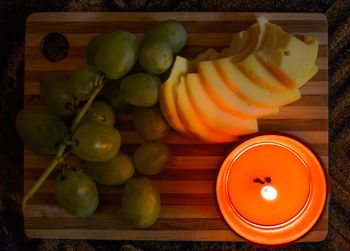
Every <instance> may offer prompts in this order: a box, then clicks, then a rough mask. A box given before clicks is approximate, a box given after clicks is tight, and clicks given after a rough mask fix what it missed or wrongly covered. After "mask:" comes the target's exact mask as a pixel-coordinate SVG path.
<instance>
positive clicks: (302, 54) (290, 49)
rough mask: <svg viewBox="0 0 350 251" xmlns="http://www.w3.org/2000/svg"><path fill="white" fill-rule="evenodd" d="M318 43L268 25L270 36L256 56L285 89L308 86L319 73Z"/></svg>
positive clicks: (267, 30) (307, 37)
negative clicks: (317, 69) (286, 87)
mask: <svg viewBox="0 0 350 251" xmlns="http://www.w3.org/2000/svg"><path fill="white" fill-rule="evenodd" d="M317 54H318V41H317V39H315V38H312V37H310V36H306V37H305V38H304V41H301V40H299V39H298V38H296V37H295V36H293V35H291V34H289V33H287V32H285V31H283V30H282V28H281V27H279V26H277V25H275V24H271V23H268V24H266V36H265V38H264V41H263V43H262V44H261V47H260V48H259V49H258V51H257V52H256V55H257V57H258V59H259V60H261V62H263V63H264V64H265V65H266V66H267V67H268V68H269V69H270V70H271V71H272V72H273V73H274V74H275V75H276V76H277V77H278V78H279V79H280V80H281V82H283V83H284V84H285V85H287V86H288V87H290V88H294V87H300V86H302V85H303V84H305V83H306V82H307V81H308V80H309V79H310V78H311V77H312V76H313V75H312V74H311V73H315V69H316V68H315V64H316V59H317Z"/></svg>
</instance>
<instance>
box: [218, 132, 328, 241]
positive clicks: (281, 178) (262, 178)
mask: <svg viewBox="0 0 350 251" xmlns="http://www.w3.org/2000/svg"><path fill="white" fill-rule="evenodd" d="M216 194H217V200H218V204H219V207H220V210H221V212H222V215H223V217H224V218H225V220H226V221H227V223H228V224H229V226H230V227H231V228H232V229H233V230H234V231H235V232H237V233H238V234H239V235H241V236H242V237H243V238H245V239H247V240H249V241H251V242H255V243H259V244H263V245H282V244H286V243H290V242H293V241H295V240H297V239H298V238H300V237H301V236H303V235H304V234H305V233H306V232H308V231H309V230H310V229H311V228H312V226H313V225H314V224H315V223H316V221H317V220H318V218H319V217H320V215H321V213H322V210H323V208H324V205H325V201H326V197H327V185H326V177H325V174H324V171H323V168H322V166H321V164H320V162H319V160H318V159H317V158H316V156H315V155H314V154H313V153H312V151H311V150H310V149H308V148H307V147H306V146H305V145H303V144H302V143H300V142H299V141H297V140H295V139H292V138H289V137H286V136H281V135H263V136H257V137H254V138H251V139H248V140H246V141H244V142H243V143H241V144H240V145H239V146H237V147H236V148H235V149H234V150H233V151H232V152H231V153H230V154H229V155H228V156H227V158H226V159H225V161H224V162H223V164H222V166H221V169H220V172H219V175H218V179H217V184H216Z"/></svg>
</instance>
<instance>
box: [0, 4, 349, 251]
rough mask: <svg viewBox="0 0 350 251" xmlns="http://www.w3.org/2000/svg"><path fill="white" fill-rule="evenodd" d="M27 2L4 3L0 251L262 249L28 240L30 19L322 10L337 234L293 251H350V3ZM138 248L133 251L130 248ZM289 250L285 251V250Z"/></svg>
mask: <svg viewBox="0 0 350 251" xmlns="http://www.w3.org/2000/svg"><path fill="white" fill-rule="evenodd" d="M19 2H20V1H13V2H12V4H2V3H1V4H0V14H1V15H0V38H1V39H0V41H1V45H2V46H1V60H0V66H1V73H0V74H1V84H0V95H1V96H0V125H1V127H0V139H1V140H0V161H1V168H0V224H1V227H0V249H1V250H21V249H23V248H25V249H33V250H37V249H41V250H43V249H44V250H45V249H46V250H47V249H51V250H61V249H69V248H70V249H72V250H104V249H113V250H120V249H121V248H122V250H137V249H132V247H131V246H130V245H133V246H135V247H137V248H139V249H140V250H208V249H212V250H213V249H214V250H235V249H236V250H260V249H261V248H259V247H254V246H252V245H251V244H245V243H227V242H142V241H135V242H130V241H128V242H126V241H113V242H108V241H85V240H80V241H68V240H60V241H56V240H49V239H46V240H44V239H40V240H29V241H28V240H27V241H23V222H22V216H21V214H20V209H19V208H20V207H19V202H20V199H21V193H22V189H23V187H22V182H23V176H22V175H23V170H22V165H23V156H22V154H23V153H22V145H21V143H20V140H19V138H18V136H17V134H16V131H15V128H14V119H15V114H16V113H17V112H18V111H19V110H20V109H21V108H22V107H23V83H24V81H23V79H24V76H23V70H24V64H23V63H24V61H23V58H24V50H23V48H24V23H25V18H26V17H27V16H28V14H30V13H32V12H38V11H87V10H89V11H164V10H167V11H196V10H201V11H265V12H266V11H276V12H277V11H294V12H296V11H297V12H301V11H302V12H322V13H325V15H326V16H327V18H328V28H329V67H330V69H329V79H330V82H329V88H330V89H329V108H330V109H329V110H330V124H329V129H330V135H329V136H330V152H329V154H330V161H329V166H330V177H329V184H330V188H331V189H330V204H329V205H330V208H329V218H330V219H329V234H328V236H327V238H326V239H325V240H324V241H323V242H320V243H302V244H299V243H298V244H294V245H292V246H289V247H286V248H285V249H286V250H320V249H323V250H350V230H349V226H350V220H349V217H346V216H348V215H349V211H350V200H349V198H350V196H349V195H350V194H349V192H348V190H349V185H350V181H349V179H348V177H349V175H350V168H349V164H348V162H349V161H348V159H349V151H348V146H349V135H350V127H349V126H347V121H348V118H349V116H350V109H348V106H349V105H350V100H349V98H347V97H348V95H349V94H350V90H349V88H346V82H347V81H348V80H349V68H350V63H349V62H350V60H349V59H350V46H349V45H350V37H349V36H348V34H349V32H350V21H349V14H350V2H349V1H347V0H344V1H319V2H318V3H317V4H315V3H314V1H310V2H309V3H308V2H307V1H301V0H299V1H293V2H291V3H290V4H289V5H286V6H282V5H278V4H274V3H273V2H271V1H266V2H265V3H264V1H262V2H260V3H259V4H250V5H249V6H247V4H246V3H245V2H244V1H232V2H230V3H227V4H223V3H220V2H219V1H186V2H185V1H177V2H176V3H175V1H174V2H173V1H163V3H161V4H160V3H159V2H157V1H130V2H128V1H122V0H116V1H113V3H105V2H103V1H91V2H90V3H88V1H72V2H70V1H56V2H55V3H54V4H46V3H44V4H42V3H40V4H39V3H35V2H34V1H33V2H32V1H26V3H25V4H23V5H19V4H17V3H19ZM129 244H130V245H129ZM285 249H284V250H285Z"/></svg>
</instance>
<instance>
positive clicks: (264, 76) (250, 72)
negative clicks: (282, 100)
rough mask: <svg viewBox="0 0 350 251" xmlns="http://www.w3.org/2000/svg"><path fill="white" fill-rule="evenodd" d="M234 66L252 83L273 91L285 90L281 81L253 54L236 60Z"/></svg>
mask: <svg viewBox="0 0 350 251" xmlns="http://www.w3.org/2000/svg"><path fill="white" fill-rule="evenodd" d="M236 66H237V67H238V68H239V69H240V70H241V71H242V72H243V73H244V74H245V75H246V76H247V77H248V78H250V79H251V80H252V81H253V82H254V83H256V84H258V85H260V86H261V87H264V88H266V89H269V90H271V91H274V92H285V91H287V90H288V89H287V87H286V86H285V85H284V84H283V83H281V82H280V81H279V80H278V79H277V78H276V76H275V75H274V74H273V73H272V72H271V71H270V70H269V69H268V68H266V66H265V65H264V64H263V63H261V62H260V61H259V60H258V59H257V58H256V56H255V54H250V55H249V56H248V57H246V58H245V59H243V60H242V61H240V62H238V63H237V64H236Z"/></svg>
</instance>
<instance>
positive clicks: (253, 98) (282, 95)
mask: <svg viewBox="0 0 350 251" xmlns="http://www.w3.org/2000/svg"><path fill="white" fill-rule="evenodd" d="M211 63H212V64H214V65H215V67H216V69H217V70H218V71H219V73H220V75H221V76H222V77H223V79H224V82H225V83H226V85H227V86H228V87H229V88H230V89H231V90H232V91H234V92H235V93H236V94H237V95H239V96H240V97H242V98H243V99H244V100H245V101H247V102H248V103H250V104H253V105H256V106H259V107H278V106H282V105H286V104H289V103H292V102H294V101H296V100H298V99H299V98H300V97H301V94H300V92H299V90H298V89H289V90H287V91H285V92H273V91H271V90H269V89H265V88H263V87H261V86H259V85H257V84H255V83H254V82H253V81H252V80H250V79H249V78H248V77H247V76H246V75H244V74H243V72H241V71H240V70H239V69H238V68H237V66H236V65H235V62H232V61H231V59H230V58H224V59H218V60H216V61H213V62H211Z"/></svg>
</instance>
